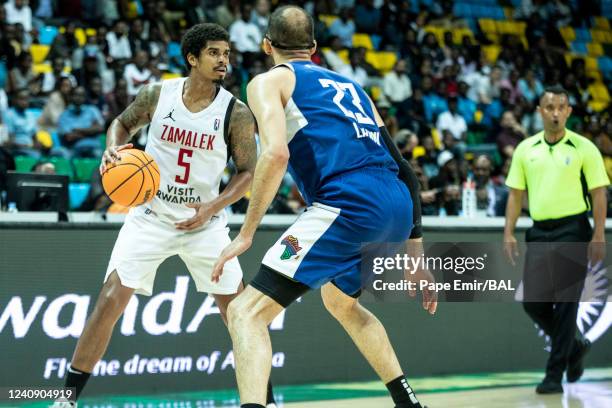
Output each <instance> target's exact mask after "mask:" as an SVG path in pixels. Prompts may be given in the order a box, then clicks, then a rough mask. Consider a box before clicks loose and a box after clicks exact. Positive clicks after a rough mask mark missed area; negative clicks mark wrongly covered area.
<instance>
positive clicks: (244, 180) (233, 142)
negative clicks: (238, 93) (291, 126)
mask: <svg viewBox="0 0 612 408" xmlns="http://www.w3.org/2000/svg"><path fill="white" fill-rule="evenodd" d="M229 139H230V140H229V147H230V151H231V154H232V158H233V159H234V163H235V164H236V168H237V170H238V171H237V173H236V174H234V176H233V177H232V179H231V180H230V182H229V184H228V185H227V186H226V187H225V190H223V192H222V193H221V194H219V196H218V197H217V198H216V199H214V200H213V201H210V202H208V203H193V204H187V206H188V207H190V208H194V209H195V210H196V214H195V215H194V216H193V217H192V218H190V219H188V220H185V221H181V222H178V223H176V228H177V229H179V230H192V229H194V228H198V227H201V226H202V225H204V223H206V222H207V221H208V220H210V218H211V217H212V216H213V215H215V214H216V213H218V212H219V211H221V210H222V209H224V208H225V207H227V206H228V205H231V204H234V203H235V202H236V201H238V200H240V199H241V198H242V197H244V195H245V194H246V192H247V191H248V189H249V187H250V186H251V180H252V179H253V173H254V172H255V165H256V164H257V144H256V143H255V119H254V118H253V114H252V113H251V110H250V109H249V108H248V106H246V105H245V104H244V103H242V102H240V101H236V103H235V104H234V108H233V109H232V113H231V117H230V125H229Z"/></svg>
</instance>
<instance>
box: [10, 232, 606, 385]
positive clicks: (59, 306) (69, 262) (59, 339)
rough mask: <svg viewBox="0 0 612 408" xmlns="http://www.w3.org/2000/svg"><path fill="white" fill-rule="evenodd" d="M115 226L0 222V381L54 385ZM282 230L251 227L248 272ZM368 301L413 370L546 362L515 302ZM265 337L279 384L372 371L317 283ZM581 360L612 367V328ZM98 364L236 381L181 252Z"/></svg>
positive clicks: (104, 377) (530, 366)
mask: <svg viewBox="0 0 612 408" xmlns="http://www.w3.org/2000/svg"><path fill="white" fill-rule="evenodd" d="M119 226H120V225H119V224H104V223H95V224H73V223H70V224H63V225H62V224H55V223H49V224H45V223H41V224H36V223H34V224H32V223H30V224H22V223H18V224H11V223H4V224H0V242H1V243H2V245H1V246H0V271H1V272H0V365H1V369H0V387H2V386H17V385H19V386H25V385H27V386H59V385H61V384H62V382H63V381H62V379H61V378H62V377H63V374H64V372H65V369H66V365H67V363H68V362H69V359H70V357H71V355H72V351H73V349H74V346H75V344H76V339H77V337H78V335H79V334H80V332H81V330H82V328H83V325H84V323H85V319H86V317H87V315H88V314H89V313H90V312H91V310H92V307H93V304H94V302H95V298H96V296H97V293H98V291H99V288H100V285H101V283H102V278H103V276H104V272H105V270H106V266H107V261H108V257H109V255H110V252H111V249H112V246H113V243H114V240H115V238H116V236H117V233H118V229H119ZM232 230H233V233H235V232H236V231H237V228H232ZM282 230H283V228H282V226H280V225H277V226H272V227H266V228H263V229H262V230H260V232H258V234H257V236H256V240H255V243H254V246H253V248H252V249H251V250H250V251H249V252H248V253H247V254H246V255H245V256H243V257H242V258H241V264H242V266H243V269H244V271H245V275H246V280H247V282H248V280H249V279H250V278H251V277H252V276H253V275H254V274H255V273H256V272H257V269H258V265H259V261H260V260H261V258H262V257H263V254H264V252H265V250H266V249H267V248H268V247H269V246H270V245H271V244H272V243H273V242H274V241H275V240H276V239H277V238H278V236H279V234H280V233H281V231H282ZM609 235H610V234H609ZM427 236H428V239H429V240H432V241H439V242H466V241H472V242H496V241H500V239H501V238H500V237H501V230H499V229H496V228H477V227H474V228H465V227H464V228H460V229H458V228H452V227H448V228H429V231H427ZM610 238H612V237H611V236H609V237H608V239H610ZM134 245H138V243H137V242H134ZM368 307H369V308H370V309H371V310H372V311H373V312H374V313H375V314H376V315H377V316H378V317H379V318H380V320H381V321H382V322H383V323H384V324H385V326H386V327H387V330H388V332H389V336H390V337H391V339H392V341H393V343H394V345H395V347H396V349H397V352H398V354H399V357H400V360H401V362H402V364H403V366H404V367H405V370H406V373H407V375H408V376H409V377H418V376H426V375H427V376H428V375H444V374H454V373H481V372H501V371H516V370H541V369H542V367H544V364H545V359H546V352H545V351H544V347H545V341H544V339H543V337H541V336H539V335H538V333H537V331H536V329H535V328H534V326H533V324H532V323H531V321H530V319H529V318H528V317H527V316H526V315H525V313H524V312H523V310H522V307H521V306H520V304H518V303H486V304H483V303H442V304H440V305H439V308H438V313H437V314H436V315H435V317H431V316H429V315H428V314H427V313H426V312H424V311H423V310H422V308H421V307H420V306H419V305H418V303H417V302H414V301H413V302H407V303H391V304H379V303H377V304H370V305H368ZM604 308H608V309H609V308H612V302H608V303H607V304H604ZM609 314H610V310H608V315H609ZM597 318H598V316H595V317H593V320H595V321H594V322H592V323H593V325H594V324H596V323H597V321H596V320H597ZM606 327H607V326H606ZM271 337H272V342H273V352H274V357H273V366H274V368H273V370H272V379H273V382H274V383H275V384H279V385H280V384H299V383H320V382H340V381H360V380H374V379H375V375H374V373H373V372H372V370H371V369H370V368H369V366H368V365H367V364H366V363H365V362H364V361H363V359H362V358H361V357H360V355H359V353H358V352H357V350H356V348H355V347H354V346H353V344H352V343H351V341H350V339H349V338H348V337H347V336H346V335H345V333H344V332H343V331H342V330H341V328H340V327H339V325H338V324H337V323H336V322H335V320H333V318H332V317H331V316H330V315H329V314H327V313H326V311H325V309H324V308H323V306H322V303H321V299H320V296H319V294H318V293H310V294H308V295H307V296H305V297H304V298H303V299H302V300H301V301H300V302H298V303H297V304H295V305H293V306H292V307H291V308H289V310H288V311H287V312H286V313H284V314H282V315H281V316H280V317H279V318H277V319H276V320H275V321H274V322H273V324H272V326H271ZM588 365H589V366H610V365H612V330H608V331H607V332H605V333H604V334H603V335H601V336H600V337H599V339H598V340H597V342H596V343H595V346H594V347H593V351H592V353H591V354H590V355H589V357H588ZM97 369H98V371H97V373H96V374H97V378H95V379H94V381H91V382H90V384H89V386H88V389H87V394H88V395H96V394H97V395H100V394H108V393H112V394H117V393H126V394H151V393H162V392H163V393H168V392H175V391H188V390H203V389H232V388H234V387H235V379H234V371H233V355H232V353H231V344H230V339H229V335H228V334H227V332H226V330H225V327H224V326H223V323H222V322H221V319H220V317H219V315H218V310H217V309H216V308H215V307H214V303H213V302H212V298H208V297H207V296H206V295H204V294H200V293H197V292H196V291H195V287H194V284H193V282H192V281H191V280H190V278H189V276H188V272H187V271H186V269H185V267H184V266H183V264H182V262H181V261H180V260H179V259H178V258H177V257H173V258H170V259H168V260H167V261H166V262H164V263H163V264H162V266H161V267H160V269H159V271H158V276H157V280H156V282H155V294H154V296H152V297H142V296H139V297H137V298H135V300H132V302H131V303H130V305H129V306H128V309H127V311H126V314H125V316H124V317H122V318H121V319H120V320H119V322H118V324H117V327H116V329H115V333H114V336H113V339H112V341H111V345H110V348H109V350H108V352H107V353H106V355H105V357H104V361H103V362H102V363H101V364H99V366H98V367H97Z"/></svg>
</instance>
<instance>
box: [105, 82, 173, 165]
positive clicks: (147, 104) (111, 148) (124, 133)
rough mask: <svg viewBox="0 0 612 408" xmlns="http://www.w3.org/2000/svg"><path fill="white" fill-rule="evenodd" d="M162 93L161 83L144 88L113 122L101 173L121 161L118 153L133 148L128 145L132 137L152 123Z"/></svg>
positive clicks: (107, 139)
mask: <svg viewBox="0 0 612 408" xmlns="http://www.w3.org/2000/svg"><path fill="white" fill-rule="evenodd" d="M160 91H161V83H153V84H148V85H145V86H143V87H142V89H141V90H140V91H139V92H138V95H136V99H134V101H133V102H132V103H131V104H129V105H128V107H127V108H125V110H124V111H123V112H122V113H121V114H120V115H119V116H117V117H116V118H115V120H113V121H112V122H111V124H110V126H109V127H108V130H107V131H106V150H105V151H104V155H103V156H102V163H101V164H100V173H103V172H104V170H105V169H106V166H108V165H109V164H111V163H114V162H116V161H117V160H119V156H118V155H117V152H118V151H120V150H122V149H126V148H130V147H132V145H131V144H129V143H128V142H129V141H130V139H131V138H132V135H133V134H134V133H136V132H137V131H138V130H139V129H140V128H142V127H143V126H145V125H147V124H148V123H150V122H151V118H152V116H153V113H154V112H155V108H156V107H157V101H158V99H159V93H160Z"/></svg>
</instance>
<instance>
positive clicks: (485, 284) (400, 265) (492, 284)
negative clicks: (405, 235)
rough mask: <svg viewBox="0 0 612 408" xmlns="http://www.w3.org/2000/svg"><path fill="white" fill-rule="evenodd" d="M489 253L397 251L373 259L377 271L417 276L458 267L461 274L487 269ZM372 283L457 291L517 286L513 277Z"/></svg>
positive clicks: (384, 287) (392, 287) (385, 287)
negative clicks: (460, 254)
mask: <svg viewBox="0 0 612 408" xmlns="http://www.w3.org/2000/svg"><path fill="white" fill-rule="evenodd" d="M487 256H488V255H487V254H484V255H483V256H479V257H476V258H472V257H458V258H452V257H439V256H425V255H421V256H410V255H408V254H396V255H395V256H393V257H376V258H374V259H373V262H372V272H373V273H374V275H383V274H385V273H389V272H393V271H403V273H404V275H405V276H406V275H407V276H409V277H414V276H415V275H417V273H418V272H419V271H423V270H429V271H432V270H445V271H454V272H455V273H456V274H457V275H463V274H464V273H466V272H468V273H469V272H473V271H479V272H480V271H483V270H484V269H485V262H486V259H487ZM372 287H373V289H374V290H376V291H385V290H391V291H393V290H399V291H405V290H423V289H427V290H431V291H436V292H441V291H448V290H456V291H482V292H486V291H496V290H500V291H501V290H504V291H508V290H511V291H513V290H515V289H516V288H515V287H514V282H512V280H511V279H505V280H503V279H502V280H496V279H484V280H478V279H472V280H471V281H465V280H463V279H454V280H452V282H436V281H435V280H431V279H414V278H413V279H406V278H404V279H401V280H400V281H398V282H385V280H384V279H382V278H380V279H374V281H373V282H372Z"/></svg>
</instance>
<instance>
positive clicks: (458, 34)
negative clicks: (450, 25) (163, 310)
mask: <svg viewBox="0 0 612 408" xmlns="http://www.w3.org/2000/svg"><path fill="white" fill-rule="evenodd" d="M452 33H453V42H454V43H455V44H461V42H462V41H463V37H465V36H468V37H471V38H472V39H474V33H473V32H472V30H470V29H469V28H467V27H462V28H456V29H454V30H452Z"/></svg>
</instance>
